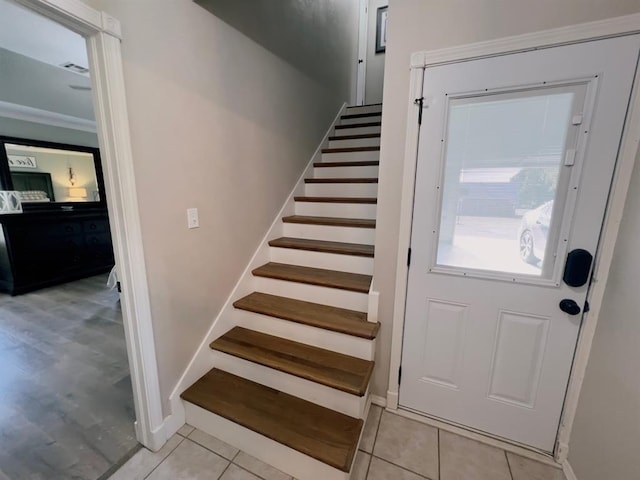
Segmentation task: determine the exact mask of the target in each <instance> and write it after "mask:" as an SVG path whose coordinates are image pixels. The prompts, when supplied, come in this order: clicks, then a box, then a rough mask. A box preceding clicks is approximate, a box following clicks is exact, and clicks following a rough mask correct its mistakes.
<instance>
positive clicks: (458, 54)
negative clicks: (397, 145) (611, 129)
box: [387, 14, 640, 463]
mask: <svg viewBox="0 0 640 480" xmlns="http://www.w3.org/2000/svg"><path fill="white" fill-rule="evenodd" d="M639 32H640V14H634V15H627V16H623V17H616V18H612V19H607V20H602V21H597V22H589V23H583V24H578V25H572V26H568V27H563V28H557V29H552V30H545V31H541V32H536V33H529V34H525V35H518V36H514V37H505V38H501V39H497V40H491V41H487V42H480V43H475V44H470V45H463V46H459V47H452V48H446V49H441V50H434V51H428V52H416V53H414V54H413V55H412V56H411V83H410V88H409V99H408V113H407V133H406V141H405V155H404V173H403V179H402V192H403V193H402V199H401V208H400V231H399V241H398V254H397V259H396V289H395V300H394V313H393V325H392V339H391V361H390V370H389V390H388V391H387V408H389V409H398V391H399V388H398V379H399V368H400V361H401V357H402V335H403V329H404V316H405V301H406V296H407V275H408V268H407V262H406V258H407V251H408V248H409V245H410V239H411V224H412V212H413V195H414V187H415V173H416V160H417V154H418V131H419V129H418V122H417V115H418V110H417V108H418V107H417V106H416V104H414V100H415V99H418V98H421V97H422V86H423V80H424V74H425V68H427V67H432V66H435V65H442V64H446V63H456V62H463V61H469V60H476V59H479V58H484V57H490V56H497V55H505V54H511V53H518V52H524V51H527V50H535V49H540V48H549V47H553V46H559V45H566V44H570V43H578V42H584V41H589V40H594V39H600V38H609V37H615V36H621V35H630V34H634V33H639ZM639 74H640V71H639V72H637V73H636V78H635V83H634V86H633V97H632V100H631V104H630V108H629V112H628V115H627V122H626V124H625V130H624V133H623V139H622V143H621V147H620V153H619V157H618V162H617V164H616V171H615V174H614V179H613V183H612V190H611V195H610V198H609V203H608V206H607V213H606V217H605V222H604V227H603V231H602V237H601V241H600V245H599V247H598V254H597V257H596V262H595V266H594V282H593V284H592V287H591V289H590V292H589V295H588V300H589V304H590V306H591V311H590V312H589V314H588V315H586V316H585V320H584V324H583V327H582V329H581V333H580V337H579V339H578V346H577V350H576V356H575V360H574V364H573V368H572V371H571V379H570V382H569V388H568V391H567V397H566V400H565V405H564V409H563V414H562V419H561V423H560V430H559V433H558V438H557V440H556V449H555V452H554V456H555V459H556V461H557V462H559V463H562V462H564V460H566V458H567V456H568V447H569V438H570V436H571V428H572V425H573V420H574V417H575V413H576V409H577V406H578V398H579V396H580V389H581V387H582V382H583V379H584V374H585V370H586V367H587V361H588V359H589V354H590V351H591V344H592V341H593V336H594V333H595V330H596V325H597V320H598V315H599V312H600V308H601V306H602V299H603V296H604V291H605V287H606V284H607V278H608V275H609V268H610V266H611V260H612V257H613V251H614V248H615V244H616V240H617V237H618V230H619V226H620V222H621V219H622V213H623V210H624V204H625V201H626V197H627V192H628V190H629V182H630V179H631V172H632V170H633V167H634V164H635V158H636V155H637V153H638V149H639V145H640V95H639V92H638V90H639V87H640V78H639V76H640V75H639ZM428 103H429V98H425V106H428Z"/></svg>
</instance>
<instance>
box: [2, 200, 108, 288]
mask: <svg viewBox="0 0 640 480" xmlns="http://www.w3.org/2000/svg"><path fill="white" fill-rule="evenodd" d="M0 225H1V227H2V230H1V232H0V289H1V290H2V291H5V292H8V293H10V294H11V295H18V294H21V293H25V292H29V291H32V290H36V289H38V288H42V287H47V286H51V285H56V284H60V283H64V282H68V281H71V280H77V279H79V278H84V277H88V276H91V275H96V274H98V273H103V272H108V271H109V270H110V269H111V268H112V267H113V265H114V257H113V247H112V245H111V234H110V231H109V220H108V217H107V212H106V210H103V209H96V210H90V209H83V210H78V211H45V212H25V213H22V214H15V215H0Z"/></svg>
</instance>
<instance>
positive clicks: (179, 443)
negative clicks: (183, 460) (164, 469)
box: [144, 435, 186, 480]
mask: <svg viewBox="0 0 640 480" xmlns="http://www.w3.org/2000/svg"><path fill="white" fill-rule="evenodd" d="M178 436H179V437H180V438H181V439H182V440H180V441H179V442H178V444H177V445H176V446H175V447H174V448H173V449H172V450H171V451H170V452H169V453H168V454H167V455H165V457H164V458H163V459H162V460H160V461H159V462H158V464H157V465H156V466H155V467H153V469H152V470H151V471H150V472H149V474H148V475H147V476H146V477H144V478H145V480H146V479H147V478H149V477H150V476H151V475H152V474H153V472H155V471H156V470H157V469H158V467H159V466H160V465H162V464H163V463H164V461H165V460H166V459H167V458H169V456H170V455H171V454H172V453H173V452H175V451H176V449H177V448H178V447H179V446H180V445H182V442H184V441H185V440H186V438H184V437H183V436H182V435H178Z"/></svg>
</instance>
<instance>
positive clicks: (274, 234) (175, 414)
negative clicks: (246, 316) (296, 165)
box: [164, 103, 366, 439]
mask: <svg viewBox="0 0 640 480" xmlns="http://www.w3.org/2000/svg"><path fill="white" fill-rule="evenodd" d="M346 107H347V104H346V103H344V104H343V105H342V107H341V108H340V110H339V111H338V113H337V115H336V117H335V118H334V120H333V122H332V123H331V125H330V127H329V128H328V130H327V132H326V133H325V135H324V137H323V139H322V141H321V142H320V144H319V145H318V148H317V149H316V151H315V152H314V153H313V155H312V156H311V159H310V160H309V163H308V164H307V167H306V168H305V170H304V171H303V173H302V175H301V176H300V178H299V179H298V181H297V182H296V184H295V186H294V188H293V189H292V191H291V193H290V195H289V197H288V198H287V199H286V201H285V202H284V205H283V206H282V209H281V210H280V211H279V212H278V214H277V215H276V217H275V219H274V221H273V223H272V224H271V227H270V228H269V230H268V231H267V233H266V234H265V236H264V237H263V238H262V240H261V242H260V244H259V246H258V248H257V249H256V251H255V253H254V254H253V257H252V258H251V260H250V261H249V263H248V264H247V267H246V268H245V270H244V271H243V273H242V275H241V276H240V278H239V280H238V282H237V283H236V285H235V286H234V288H233V290H232V291H231V293H230V295H229V297H228V298H227V300H226V302H225V304H224V306H223V307H222V309H221V310H220V313H219V314H218V316H217V317H216V318H215V319H214V321H213V323H212V324H211V327H210V328H209V330H208V331H207V333H206V335H205V336H204V338H203V340H202V342H201V343H200V345H199V346H198V348H197V350H196V352H195V354H194V355H193V357H192V358H191V360H190V362H189V364H188V365H187V367H186V368H185V370H184V372H183V374H182V375H181V377H180V379H179V380H178V382H177V384H176V386H175V388H174V389H173V391H172V392H171V395H170V396H169V405H170V408H171V414H170V415H169V416H168V417H166V418H165V421H164V430H165V436H166V438H167V439H169V438H171V437H172V436H173V435H174V434H175V433H176V432H177V431H178V430H179V429H180V427H182V426H183V425H184V424H185V421H186V411H185V403H186V402H184V401H183V400H182V399H181V398H180V394H181V393H182V392H184V391H185V390H186V389H187V388H188V387H189V386H191V385H192V384H193V383H195V382H196V381H197V380H198V379H199V378H200V377H202V376H203V375H204V374H205V373H207V372H208V371H209V370H211V369H212V368H214V367H216V364H215V361H214V360H213V359H214V356H213V355H212V354H211V349H210V347H209V345H210V344H211V342H213V341H214V340H215V339H216V338H218V337H220V336H222V335H223V334H224V333H226V332H227V331H228V330H230V329H231V328H233V327H234V326H236V325H237V324H236V322H235V320H234V319H235V318H236V317H235V315H234V314H233V312H234V310H235V308H234V306H233V302H234V301H236V300H238V299H239V298H242V297H243V296H245V295H248V294H249V293H251V292H252V291H254V287H255V278H254V277H253V275H252V273H251V272H252V270H253V269H255V268H257V267H259V266H261V265H263V264H265V263H267V262H269V261H270V249H271V248H272V247H270V246H269V240H272V239H274V238H278V237H281V236H283V231H284V225H283V223H282V217H285V216H288V215H293V214H294V212H295V202H294V197H295V196H303V195H304V194H305V183H304V179H305V178H310V177H312V176H313V164H314V163H316V162H320V161H321V159H322V149H323V148H327V146H328V144H329V137H330V136H331V135H332V132H333V129H334V126H335V125H336V124H338V123H339V121H340V117H341V115H343V114H344V112H345V110H346ZM310 328H311V327H310ZM211 415H213V414H211ZM365 418H366V417H365Z"/></svg>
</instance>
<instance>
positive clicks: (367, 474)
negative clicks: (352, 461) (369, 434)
mask: <svg viewBox="0 0 640 480" xmlns="http://www.w3.org/2000/svg"><path fill="white" fill-rule="evenodd" d="M356 455H357V454H356ZM372 460H373V454H371V455H369V463H368V464H367V473H365V475H364V480H368V479H369V472H370V471H371V461H372Z"/></svg>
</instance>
